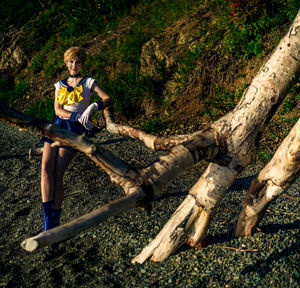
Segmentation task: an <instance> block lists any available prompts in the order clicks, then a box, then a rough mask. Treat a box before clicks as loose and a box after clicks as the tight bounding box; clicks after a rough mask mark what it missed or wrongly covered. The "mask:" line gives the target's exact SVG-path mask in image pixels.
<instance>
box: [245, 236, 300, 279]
mask: <svg viewBox="0 0 300 288" xmlns="http://www.w3.org/2000/svg"><path fill="white" fill-rule="evenodd" d="M299 246H300V241H297V243H295V244H293V245H291V247H288V248H286V249H284V250H282V251H281V252H274V253H272V254H271V255H270V256H269V257H268V258H267V259H264V260H259V261H256V262H255V263H254V264H252V265H249V266H248V267H246V268H245V269H244V270H243V271H242V272H241V274H242V275H246V274H248V273H250V272H253V271H255V272H257V273H259V274H260V275H261V276H263V275H265V274H266V273H268V272H270V271H271V270H272V268H273V266H272V262H273V261H274V260H278V259H279V258H281V257H285V258H286V259H288V257H287V256H289V255H292V254H299ZM290 262H291V265H293V264H294V265H295V266H296V263H293V262H292V261H290Z"/></svg>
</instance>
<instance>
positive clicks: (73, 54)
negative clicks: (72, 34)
mask: <svg viewBox="0 0 300 288" xmlns="http://www.w3.org/2000/svg"><path fill="white" fill-rule="evenodd" d="M71 59H72V60H79V61H81V63H82V64H84V62H85V59H86V53H85V51H84V50H83V49H82V48H80V47H71V48H69V49H68V50H67V51H66V52H65V54H64V62H65V63H66V64H67V62H68V61H69V60H71Z"/></svg>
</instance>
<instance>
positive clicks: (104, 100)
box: [91, 81, 113, 110]
mask: <svg viewBox="0 0 300 288" xmlns="http://www.w3.org/2000/svg"><path fill="white" fill-rule="evenodd" d="M91 91H92V92H94V93H96V94H97V95H98V96H99V98H101V102H102V104H103V107H98V110H100V109H104V108H106V107H108V106H111V105H112V104H113V99H112V98H111V97H110V96H109V95H108V94H107V93H106V92H105V91H103V90H102V89H101V88H100V87H99V85H98V83H97V81H95V82H94V83H93V85H92V88H91ZM96 103H98V104H99V101H97V102H96ZM98 106H102V105H101V103H100V104H99V105H98Z"/></svg>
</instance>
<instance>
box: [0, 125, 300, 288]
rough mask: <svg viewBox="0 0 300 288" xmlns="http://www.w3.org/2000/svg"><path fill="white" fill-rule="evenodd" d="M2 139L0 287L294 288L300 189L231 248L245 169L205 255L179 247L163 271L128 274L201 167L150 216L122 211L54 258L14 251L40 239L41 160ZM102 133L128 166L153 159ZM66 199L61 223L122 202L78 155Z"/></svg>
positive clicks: (26, 143) (253, 169)
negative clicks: (27, 240)
mask: <svg viewBox="0 0 300 288" xmlns="http://www.w3.org/2000/svg"><path fill="white" fill-rule="evenodd" d="M0 133H1V138H0V144H1V145H0V195H1V197H0V199H1V206H0V231H1V232H0V235H1V237H0V287H300V285H299V283H300V271H299V263H300V262H299V260H300V259H299V258H300V257H299V255H300V253H299V250H300V249H299V246H300V237H299V236H300V210H299V199H300V197H299V196H300V181H299V179H297V180H296V181H295V182H294V184H293V185H291V186H290V187H289V188H288V190H287V191H286V192H285V194H286V195H288V196H291V197H286V196H284V195H282V196H280V197H279V198H278V199H277V201H276V203H273V204H271V205H270V208H269V209H268V211H267V213H266V215H265V217H264V218H263V219H262V221H261V223H260V225H259V230H258V231H257V232H256V233H255V234H253V235H251V236H247V237H240V238H231V237H230V235H231V232H232V229H233V226H234V224H235V223H236V221H237V218H238V214H239V211H240V209H241V207H242V204H243V199H244V196H245V194H246V192H247V189H248V186H249V184H250V181H251V178H252V177H253V175H254V174H256V173H258V172H259V171H260V170H261V169H262V167H261V166H259V165H258V164H257V165H255V166H249V167H247V169H245V170H244V171H243V172H242V173H241V174H240V175H239V177H238V179H237V180H236V181H235V183H234V184H233V186H232V187H231V189H230V191H229V192H228V193H227V195H226V196H225V198H224V201H223V202H222V204H221V206H220V207H219V209H218V213H217V215H216V216H215V218H214V220H213V221H212V223H211V226H210V228H209V231H208V243H207V247H205V248H203V249H201V250H195V249H191V248H189V247H187V246H183V247H181V248H180V249H179V250H178V251H177V252H176V253H175V254H174V255H172V256H171V257H169V258H168V259H167V260H165V261H164V262H162V263H155V262H152V261H149V260H148V261H146V262H145V263H144V264H143V265H139V264H131V259H132V258H134V257H135V256H136V255H137V254H139V253H140V251H141V250H142V249H143V247H145V246H146V245H147V244H148V243H149V241H151V239H153V238H155V236H156V235H157V233H158V232H159V231H160V229H161V228H162V227H163V226H164V224H165V223H166V222H167V220H168V219H169V217H170V216H171V215H172V213H173V212H174V211H175V210H176V208H177V207H178V205H179V204H180V203H181V202H182V201H183V199H184V198H185V197H186V195H187V193H188V191H189V189H190V188H191V187H192V185H193V184H194V183H195V181H196V180H197V178H199V176H200V175H201V173H203V171H204V169H205V164H204V163H200V164H198V165H197V166H196V167H193V169H190V170H189V171H186V172H185V173H184V174H183V175H182V176H180V177H178V178H177V179H176V180H174V181H173V182H172V183H171V184H170V185H169V187H168V188H167V191H168V193H169V194H170V195H171V196H170V197H164V198H163V199H161V200H160V201H159V202H155V203H153V208H152V210H151V211H150V212H145V211H143V210H142V209H133V210H130V211H128V212H126V213H123V214H122V215H119V216H115V217H112V218H110V219H108V220H107V221H106V222H104V223H100V224H99V225H97V226H95V227H93V228H90V229H88V230H85V231H82V232H81V233H80V234H78V235H77V236H76V237H75V238H72V239H70V240H68V241H66V242H63V243H60V244H59V245H58V247H56V248H50V247H46V248H42V249H40V250H38V251H35V252H32V253H30V252H27V251H24V250H23V249H22V248H21V246H20V243H21V242H22V241H23V240H24V239H25V238H27V237H29V236H33V235H36V234H37V233H39V232H41V230H42V226H43V221H42V220H43V219H42V212H41V198H40V165H41V157H40V156H37V157H35V158H33V159H29V158H28V150H29V149H30V148H37V147H40V143H39V139H40V137H39V136H36V135H34V134H32V133H30V132H27V131H19V130H18V129H16V128H13V127H10V126H8V125H6V124H4V123H2V122H0ZM100 133H101V135H99V136H97V137H95V138H94V141H96V142H98V143H101V145H103V147H104V148H106V149H109V150H111V151H112V152H113V153H114V154H116V155H117V156H119V157H120V158H122V159H124V160H125V161H127V162H129V163H131V164H132V165H135V166H144V165H146V164H149V163H151V162H152V161H153V160H155V159H156V158H157V157H158V155H159V153H157V152H153V151H151V150H149V149H148V148H145V147H144V146H143V145H142V144H141V143H140V142H139V141H137V140H132V139H128V138H125V137H123V136H120V135H111V134H109V133H108V132H107V131H106V130H105V129H104V130H103V131H101V132H100ZM74 192H76V193H74ZM71 193H72V195H69V194H71ZM65 195H66V197H65V200H64V206H63V213H62V218H61V222H62V223H66V222H69V221H71V220H73V219H75V218H77V217H79V216H81V215H83V214H86V213H88V212H91V211H93V210H94V209H96V208H97V207H99V206H101V205H104V204H106V203H108V202H109V201H111V200H114V199H117V198H119V197H121V196H122V195H123V194H122V189H121V188H119V187H118V186H116V185H114V184H111V182H110V180H109V178H108V176H107V175H106V174H105V173H104V172H103V171H101V169H100V168H99V167H97V166H96V164H94V163H93V162H92V161H91V160H90V159H89V158H87V157H86V156H85V155H83V154H81V153H77V154H76V156H75V158H74V159H73V161H72V163H71V164H70V166H69V168H68V170H67V172H66V174H65ZM235 248H238V249H242V248H247V249H249V250H250V252H241V251H238V250H236V249H235Z"/></svg>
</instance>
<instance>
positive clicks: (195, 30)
mask: <svg viewBox="0 0 300 288" xmlns="http://www.w3.org/2000/svg"><path fill="white" fill-rule="evenodd" d="M203 17H210V14H209V13H206V14H202V15H199V14H194V15H192V16H187V17H184V18H182V19H180V20H178V21H177V22H175V23H174V24H173V25H171V26H170V27H168V28H167V29H166V30H165V31H163V32H161V33H160V34H158V35H157V36H155V37H154V38H152V39H151V40H150V41H148V42H147V43H146V44H145V45H144V46H143V47H142V53H141V59H140V60H141V68H140V72H141V74H142V75H144V76H152V77H155V78H158V79H160V78H161V75H160V71H162V72H163V73H170V72H172V71H174V70H175V69H176V67H177V66H178V64H179V62H180V61H179V60H180V58H181V57H182V56H183V55H185V53H186V52H187V51H188V50H191V51H193V49H194V46H195V44H196V43H197V42H199V41H200V39H201V37H202V36H201V32H200V31H201V29H200V27H201V23H202V21H203V20H202V19H203Z"/></svg>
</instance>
